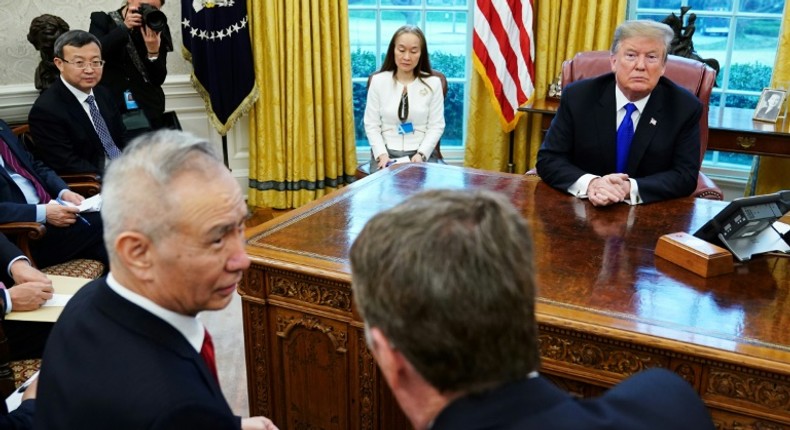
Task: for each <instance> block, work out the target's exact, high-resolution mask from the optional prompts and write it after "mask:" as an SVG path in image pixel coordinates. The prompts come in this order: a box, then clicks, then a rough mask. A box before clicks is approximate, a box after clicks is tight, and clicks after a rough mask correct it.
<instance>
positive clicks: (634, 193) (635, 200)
mask: <svg viewBox="0 0 790 430" xmlns="http://www.w3.org/2000/svg"><path fill="white" fill-rule="evenodd" d="M628 182H630V183H631V193H630V194H629V195H628V199H626V201H625V202H626V203H628V204H629V205H631V206H634V205H641V204H642V197H641V196H640V195H639V185H637V184H636V179H632V178H628Z"/></svg>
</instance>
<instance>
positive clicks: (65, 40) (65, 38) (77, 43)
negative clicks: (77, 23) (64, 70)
mask: <svg viewBox="0 0 790 430" xmlns="http://www.w3.org/2000/svg"><path fill="white" fill-rule="evenodd" d="M91 43H95V44H96V46H98V47H99V49H101V42H99V39H98V38H97V37H96V36H94V35H92V34H91V33H88V32H87V31H85V30H69V31H67V32H65V33H63V34H61V35H60V36H58V38H57V39H56V40H55V50H54V51H55V57H57V58H61V59H63V47H64V46H73V47H75V48H82V47H83V46H85V45H88V44H91Z"/></svg>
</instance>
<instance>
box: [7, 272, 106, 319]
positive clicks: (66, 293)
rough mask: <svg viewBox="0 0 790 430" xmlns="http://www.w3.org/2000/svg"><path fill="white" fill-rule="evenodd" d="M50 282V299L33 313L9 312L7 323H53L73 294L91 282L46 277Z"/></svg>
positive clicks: (65, 277)
mask: <svg viewBox="0 0 790 430" xmlns="http://www.w3.org/2000/svg"><path fill="white" fill-rule="evenodd" d="M47 277H48V278H49V279H51V280H52V287H53V288H54V289H55V294H53V295H52V296H53V297H52V299H50V300H48V301H47V303H46V304H45V305H44V306H42V307H41V308H39V309H36V310H34V311H21V312H18V311H13V310H12V311H11V312H10V313H9V314H8V315H6V316H5V319H6V320H9V321H37V322H55V321H57V319H58V317H59V316H60V313H61V312H63V307H64V306H66V302H68V301H69V299H71V297H72V296H73V295H74V293H76V292H77V290H79V289H80V288H82V286H83V285H85V284H87V283H88V282H90V281H92V279H87V278H72V277H69V276H57V275H47Z"/></svg>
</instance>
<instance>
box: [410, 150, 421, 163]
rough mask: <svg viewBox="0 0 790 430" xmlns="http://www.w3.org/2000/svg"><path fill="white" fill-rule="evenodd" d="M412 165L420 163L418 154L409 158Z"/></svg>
mask: <svg viewBox="0 0 790 430" xmlns="http://www.w3.org/2000/svg"><path fill="white" fill-rule="evenodd" d="M411 162H412V163H422V154H420V153H419V152H418V153H416V154H414V155H412V156H411Z"/></svg>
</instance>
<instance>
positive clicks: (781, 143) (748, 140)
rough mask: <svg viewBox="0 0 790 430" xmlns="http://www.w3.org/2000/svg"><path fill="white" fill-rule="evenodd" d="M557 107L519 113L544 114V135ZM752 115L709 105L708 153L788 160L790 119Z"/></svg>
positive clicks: (553, 103)
mask: <svg viewBox="0 0 790 430" xmlns="http://www.w3.org/2000/svg"><path fill="white" fill-rule="evenodd" d="M558 106H559V101H558V100H552V99H537V100H535V101H533V102H532V103H530V104H529V105H528V106H524V107H521V108H519V109H518V110H520V111H522V112H531V113H540V114H543V119H542V120H541V129H542V131H543V132H544V133H545V132H546V130H548V129H549V125H551V120H552V119H554V115H555V114H556V113H557V107H558ZM753 114H754V109H741V108H730V107H727V108H719V107H716V106H711V108H710V110H709V111H708V132H709V135H708V150H711V151H714V150H715V151H727V152H743V153H746V154H755V155H773V156H777V157H790V120H788V119H787V118H784V119H781V120H779V122H777V123H776V124H774V123H770V122H761V121H752V116H753Z"/></svg>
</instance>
